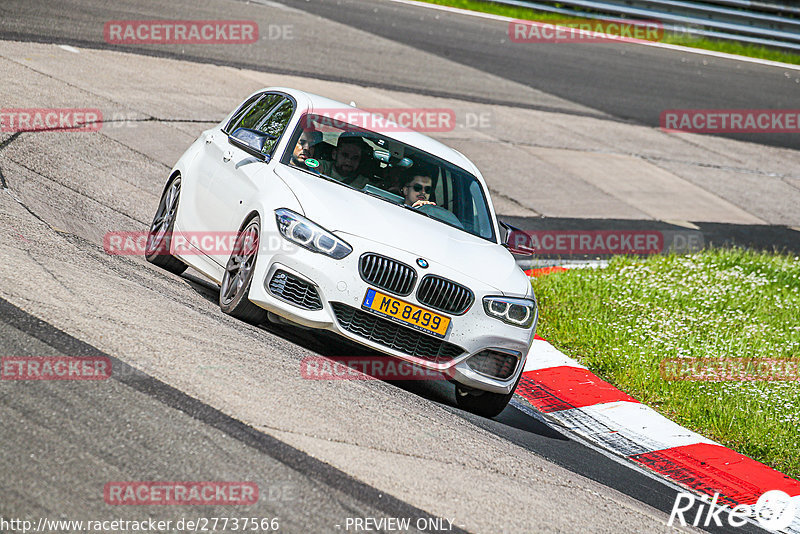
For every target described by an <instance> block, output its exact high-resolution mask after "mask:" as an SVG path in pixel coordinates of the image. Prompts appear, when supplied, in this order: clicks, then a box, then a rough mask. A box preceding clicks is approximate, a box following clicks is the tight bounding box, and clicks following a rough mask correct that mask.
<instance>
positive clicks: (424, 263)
mask: <svg viewBox="0 0 800 534" xmlns="http://www.w3.org/2000/svg"><path fill="white" fill-rule="evenodd" d="M417 265H419V266H420V267H422V268H423V269H427V268H428V261H427V260H424V259H422V258H417Z"/></svg>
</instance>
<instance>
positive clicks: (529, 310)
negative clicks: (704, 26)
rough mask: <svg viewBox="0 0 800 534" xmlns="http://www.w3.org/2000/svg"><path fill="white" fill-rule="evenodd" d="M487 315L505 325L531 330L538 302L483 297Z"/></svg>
mask: <svg viewBox="0 0 800 534" xmlns="http://www.w3.org/2000/svg"><path fill="white" fill-rule="evenodd" d="M483 309H484V311H485V312H486V315H488V316H490V317H494V318H495V319H500V320H501V321H503V322H504V323H508V324H512V325H514V326H519V327H520V328H530V326H531V325H532V324H533V321H534V320H535V319H536V301H535V300H531V299H518V298H512V297H483Z"/></svg>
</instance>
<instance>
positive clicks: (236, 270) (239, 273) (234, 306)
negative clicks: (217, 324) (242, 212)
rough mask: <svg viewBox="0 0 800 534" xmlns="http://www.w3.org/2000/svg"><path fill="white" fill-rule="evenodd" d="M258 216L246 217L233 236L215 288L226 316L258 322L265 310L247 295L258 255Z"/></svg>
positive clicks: (252, 322)
mask: <svg viewBox="0 0 800 534" xmlns="http://www.w3.org/2000/svg"><path fill="white" fill-rule="evenodd" d="M260 235H261V219H260V217H259V216H258V215H256V216H255V217H253V218H252V219H250V220H249V221H248V222H247V224H246V225H245V226H244V228H243V229H242V230H241V231H240V232H239V233H238V235H237V236H236V243H235V244H234V246H233V252H231V257H230V258H229V259H228V263H227V265H226V266H225V274H224V275H223V276H222V286H221V287H220V290H219V307H220V309H221V310H222V311H223V312H224V313H227V314H228V315H230V316H233V317H236V318H237V319H241V320H242V321H245V322H247V323H250V324H254V325H258V324H261V323H263V322H264V321H266V320H267V310H265V309H263V308H260V307H258V306H256V305H255V304H253V303H252V302H250V300H248V298H247V296H248V294H249V293H250V285H251V283H252V282H253V273H254V271H255V266H256V258H257V257H258V247H259V242H260V240H259V237H260Z"/></svg>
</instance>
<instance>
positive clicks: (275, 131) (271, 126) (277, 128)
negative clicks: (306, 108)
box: [253, 98, 294, 154]
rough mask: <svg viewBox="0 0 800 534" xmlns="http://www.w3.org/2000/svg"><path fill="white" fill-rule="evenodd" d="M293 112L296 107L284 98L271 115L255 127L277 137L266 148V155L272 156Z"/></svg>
mask: <svg viewBox="0 0 800 534" xmlns="http://www.w3.org/2000/svg"><path fill="white" fill-rule="evenodd" d="M293 111H294V106H292V102H291V100H289V99H288V98H284V99H283V101H282V102H281V103H280V104H278V105H277V106H275V107H274V108H273V110H272V112H271V113H270V114H269V115H267V116H265V117H264V118H263V119H262V120H260V121H259V122H258V124H257V125H256V126H253V128H255V129H256V130H259V131H261V132H265V133H268V134H270V135H274V136H275V139H273V140H271V141H269V142H268V143H267V144H266V145H265V146H264V153H265V154H272V151H273V150H274V149H275V146H276V145H277V144H278V141H280V138H281V136H282V135H283V132H284V131H285V130H286V126H287V125H288V124H289V120H290V119H291V118H292V112H293Z"/></svg>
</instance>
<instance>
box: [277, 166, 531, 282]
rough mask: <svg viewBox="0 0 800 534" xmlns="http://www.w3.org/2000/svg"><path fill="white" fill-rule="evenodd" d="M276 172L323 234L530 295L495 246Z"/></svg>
mask: <svg viewBox="0 0 800 534" xmlns="http://www.w3.org/2000/svg"><path fill="white" fill-rule="evenodd" d="M275 173H276V174H277V175H278V176H279V177H280V178H281V179H282V180H283V181H284V182H285V183H286V184H287V185H288V186H289V187H290V188H291V189H292V191H293V192H294V194H295V196H296V197H297V200H298V202H299V203H300V205H301V206H302V209H303V212H304V213H303V214H304V215H305V216H306V217H308V218H309V219H311V220H312V221H314V222H315V223H317V224H319V225H320V226H322V227H324V228H326V229H327V230H330V231H332V232H336V233H337V234H340V235H341V234H351V235H354V236H358V237H360V238H363V239H368V240H370V241H375V242H378V243H382V244H384V245H387V246H390V247H394V248H397V249H400V250H404V251H406V252H408V253H410V254H414V255H416V256H419V257H422V258H425V259H426V260H428V261H429V262H430V263H431V265H435V264H440V265H443V266H445V267H446V268H448V269H452V270H454V271H457V272H459V273H461V274H464V275H466V276H468V277H470V278H472V279H474V280H476V281H478V282H480V283H482V284H485V285H488V286H491V287H493V288H494V289H496V290H497V291H500V292H501V293H503V292H504V290H505V292H513V293H517V294H519V293H522V294H525V293H526V292H529V290H528V289H527V288H528V287H530V283H529V282H528V279H527V277H526V276H525V274H524V273H523V272H522V271H521V270H520V269H519V267H517V264H516V262H515V261H514V257H513V256H512V255H511V254H509V252H508V251H507V250H506V249H505V248H504V247H502V246H501V245H498V244H497V243H492V242H490V241H487V240H485V239H481V238H479V237H477V236H473V235H471V234H468V233H467V232H464V231H462V230H459V229H458V228H453V227H452V226H448V225H447V224H445V223H443V222H440V221H436V220H434V219H431V218H429V217H425V216H424V215H420V214H415V213H411V212H410V211H409V210H408V209H407V208H403V207H401V206H397V205H394V204H392V203H390V202H387V201H383V200H381V199H378V198H375V197H372V196H370V195H367V194H364V193H361V192H359V191H355V190H353V189H350V188H348V187H346V186H343V185H341V184H337V183H333V182H330V181H328V180H326V179H324V178H320V177H318V176H315V175H312V174H309V173H306V172H303V171H300V170H296V169H292V168H291V167H287V166H285V165H278V167H277V168H276V170H275ZM342 237H343V239H345V240H346V239H347V238H346V237H345V236H342ZM515 290H516V291H515Z"/></svg>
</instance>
